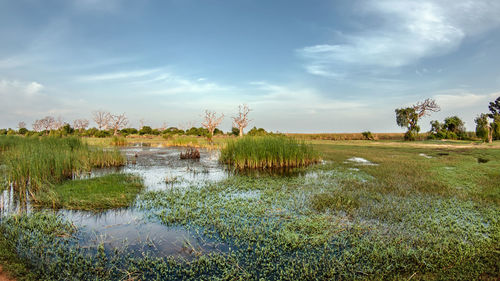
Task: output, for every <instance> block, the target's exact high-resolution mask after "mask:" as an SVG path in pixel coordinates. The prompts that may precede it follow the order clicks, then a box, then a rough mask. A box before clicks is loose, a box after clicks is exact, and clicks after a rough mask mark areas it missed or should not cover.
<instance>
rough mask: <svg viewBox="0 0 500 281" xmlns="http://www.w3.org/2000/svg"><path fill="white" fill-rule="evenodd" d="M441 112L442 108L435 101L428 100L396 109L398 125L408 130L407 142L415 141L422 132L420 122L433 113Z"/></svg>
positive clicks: (406, 134)
mask: <svg viewBox="0 0 500 281" xmlns="http://www.w3.org/2000/svg"><path fill="white" fill-rule="evenodd" d="M439 110H441V108H440V107H439V105H438V104H437V103H436V101H435V100H433V99H426V100H424V101H423V102H418V103H417V104H415V105H412V106H410V107H405V108H398V109H396V110H395V111H396V123H397V124H398V125H399V126H400V127H403V128H407V129H408V131H407V132H406V133H405V140H415V139H416V137H417V135H418V132H420V126H418V120H419V119H420V118H422V117H424V116H426V115H429V114H430V113H431V112H438V111H439Z"/></svg>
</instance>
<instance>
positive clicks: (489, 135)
mask: <svg viewBox="0 0 500 281" xmlns="http://www.w3.org/2000/svg"><path fill="white" fill-rule="evenodd" d="M492 127H493V126H491V125H488V143H492V142H493V128H492Z"/></svg>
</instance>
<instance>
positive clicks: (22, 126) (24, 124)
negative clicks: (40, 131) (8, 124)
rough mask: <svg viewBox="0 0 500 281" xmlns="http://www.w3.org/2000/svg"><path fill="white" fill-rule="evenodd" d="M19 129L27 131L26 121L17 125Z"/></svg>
mask: <svg viewBox="0 0 500 281" xmlns="http://www.w3.org/2000/svg"><path fill="white" fill-rule="evenodd" d="M17 128H18V129H26V123H25V122H24V121H21V122H19V123H17Z"/></svg>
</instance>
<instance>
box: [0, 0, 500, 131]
mask: <svg viewBox="0 0 500 281" xmlns="http://www.w3.org/2000/svg"><path fill="white" fill-rule="evenodd" d="M499 15H500V1H497V0H464V1H460V0H454V1H452V0H440V1H437V0H427V1H425V0H424V1H399V0H360V1H326V0H309V1H292V0H286V1H285V0H260V1H258V0H231V1H229V0H227V1H217V0H162V1H160V0H157V1H154V0H138V1H126V0H47V1H37V0H0V40H1V41H0V42H1V44H0V103H1V104H2V110H1V111H0V127H16V125H17V123H18V122H19V121H24V122H26V123H27V124H28V125H30V124H31V123H32V122H33V121H34V120H35V119H39V118H42V117H44V116H46V115H52V116H55V117H62V118H63V119H64V120H66V121H70V122H71V121H72V120H74V119H77V118H87V119H91V112H92V111H93V110H98V109H102V110H107V111H110V112H113V113H122V112H125V113H126V114H127V116H128V117H129V120H130V123H131V126H136V127H137V126H139V120H141V119H143V120H145V122H146V124H149V125H151V126H153V127H160V126H161V125H162V124H163V123H164V122H166V123H167V125H168V126H180V127H188V126H191V125H194V126H200V122H201V120H202V115H203V112H204V111H205V110H206V109H209V110H215V111H217V112H219V113H224V114H225V115H226V116H227V117H226V118H225V120H224V122H223V124H222V126H221V127H222V129H224V130H228V129H230V127H231V119H230V118H229V117H230V116H234V115H235V114H236V111H237V107H238V105H239V104H242V103H246V104H248V105H249V106H250V108H251V109H252V110H253V111H252V112H251V119H252V122H251V124H250V125H249V127H252V126H257V127H264V128H266V129H268V130H273V131H281V132H360V131H364V130H371V131H373V132H398V131H403V130H402V129H400V128H398V127H397V125H396V122H395V116H394V109H395V108H398V107H402V106H408V105H411V104H413V103H415V102H417V101H420V100H423V99H425V98H434V99H436V100H437V102H438V104H440V106H441V108H442V111H441V112H439V113H436V114H433V115H432V116H431V117H426V118H425V119H423V120H421V122H422V128H423V130H428V128H429V126H428V123H429V121H431V120H433V119H439V120H442V119H444V118H445V117H447V116H451V115H458V116H459V117H461V118H462V119H463V120H464V121H465V122H466V126H467V128H468V129H469V130H473V128H474V122H473V119H474V117H475V116H477V115H478V114H479V113H482V112H486V111H487V105H488V102H489V101H492V100H494V99H495V98H497V97H498V96H500V68H499V67H498V66H499V64H500V55H499V53H498V50H500V16H499ZM29 127H30V126H29Z"/></svg>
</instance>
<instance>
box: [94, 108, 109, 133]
mask: <svg viewBox="0 0 500 281" xmlns="http://www.w3.org/2000/svg"><path fill="white" fill-rule="evenodd" d="M92 118H93V119H94V122H95V123H96V124H97V128H98V129H99V130H102V129H108V125H109V124H110V122H111V113H109V112H107V111H104V110H96V111H93V112H92Z"/></svg>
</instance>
